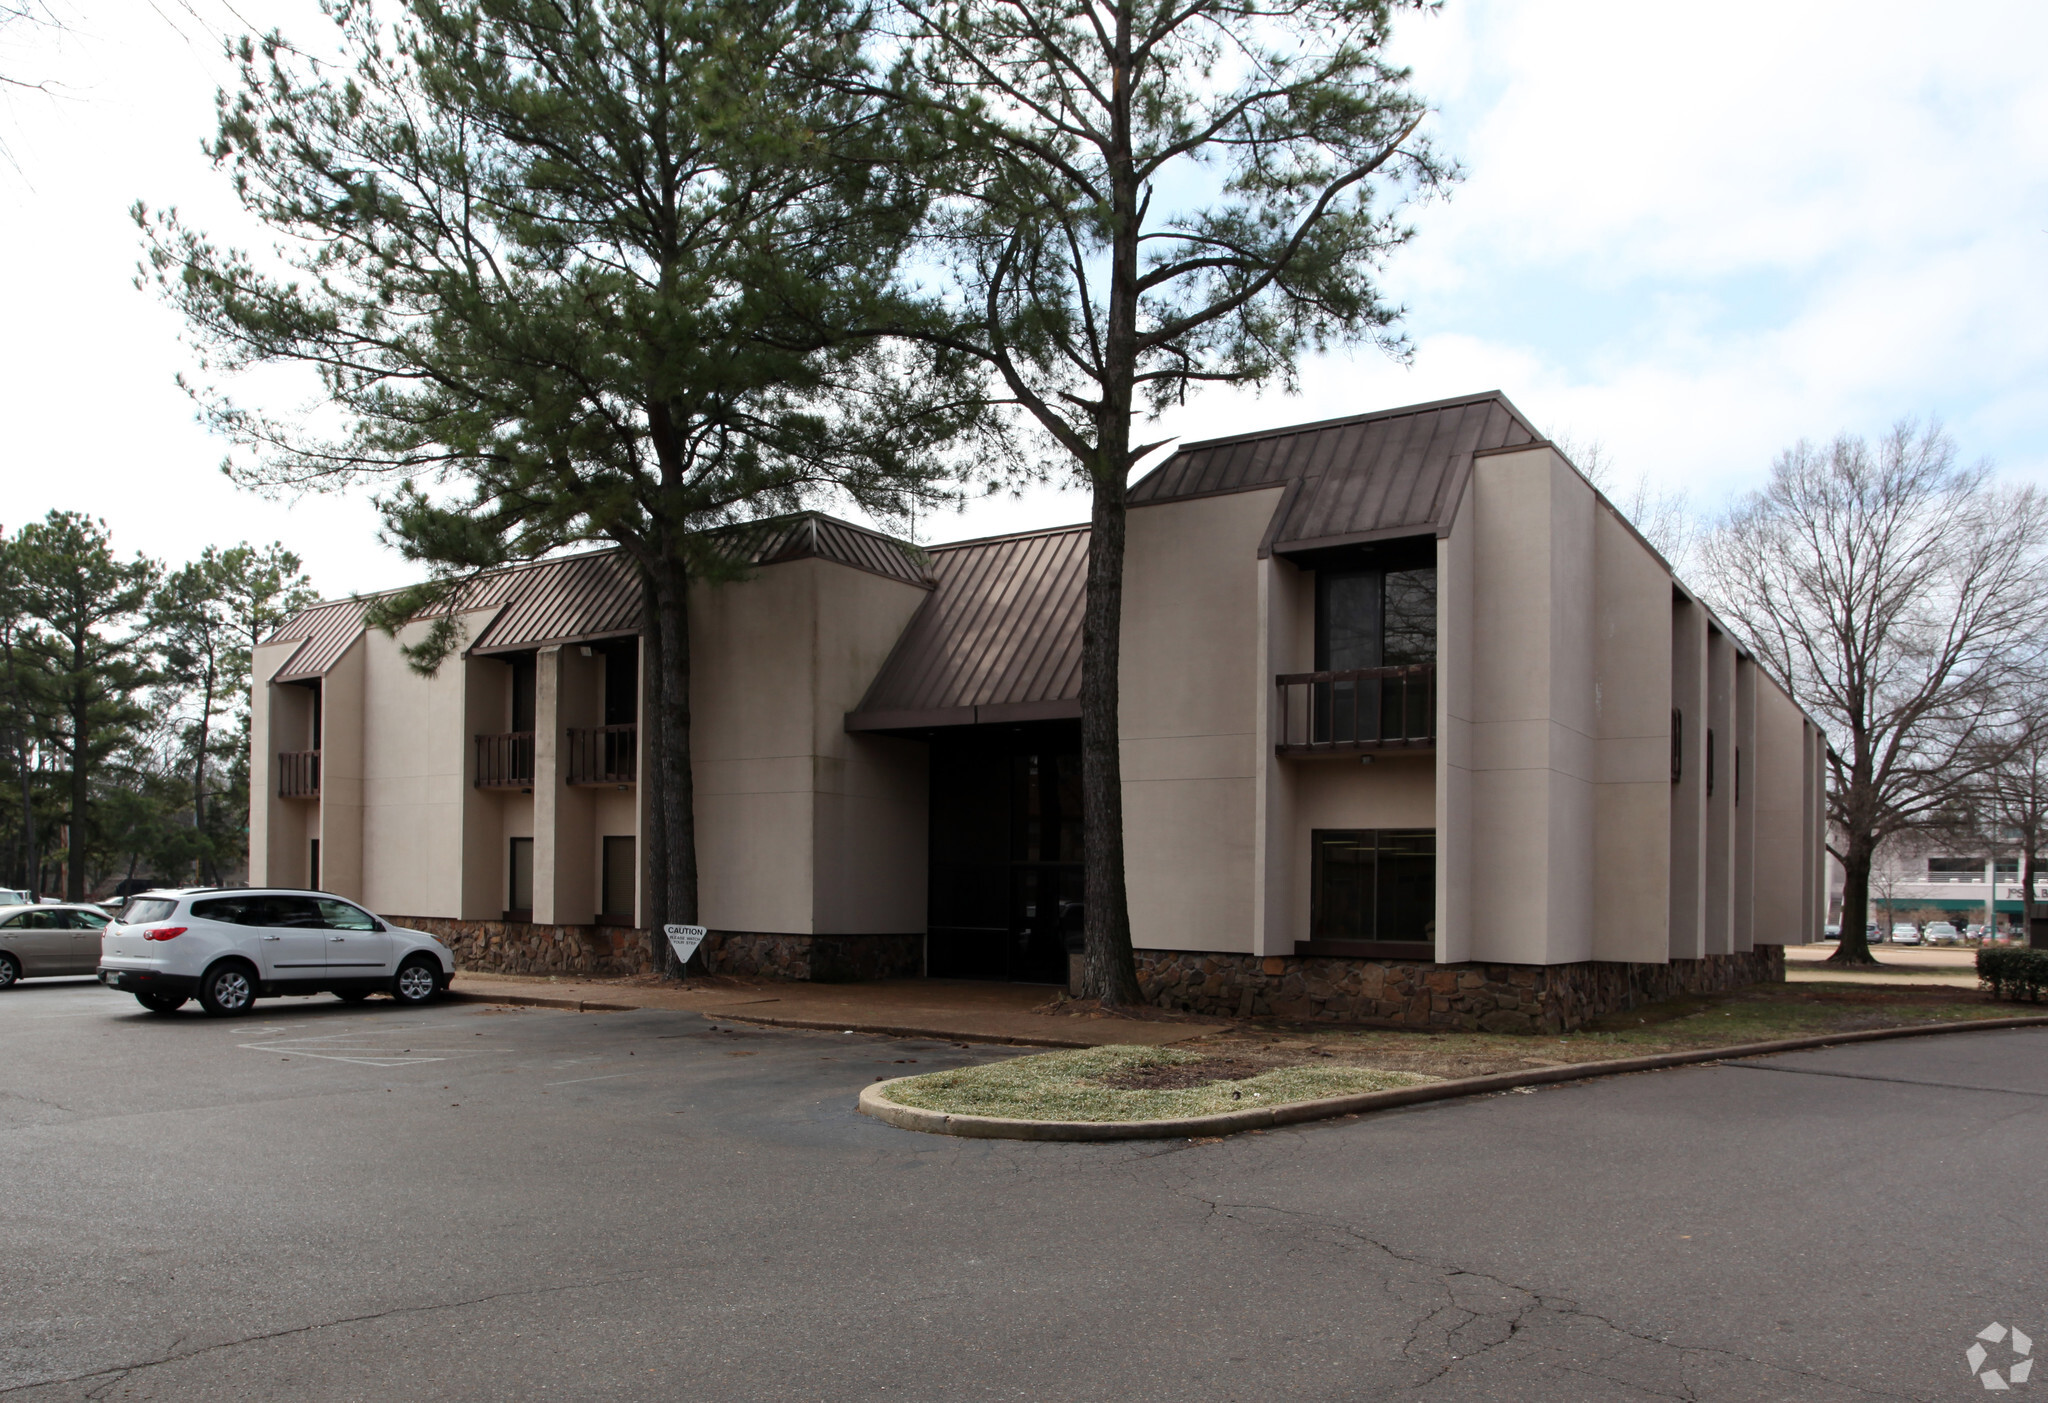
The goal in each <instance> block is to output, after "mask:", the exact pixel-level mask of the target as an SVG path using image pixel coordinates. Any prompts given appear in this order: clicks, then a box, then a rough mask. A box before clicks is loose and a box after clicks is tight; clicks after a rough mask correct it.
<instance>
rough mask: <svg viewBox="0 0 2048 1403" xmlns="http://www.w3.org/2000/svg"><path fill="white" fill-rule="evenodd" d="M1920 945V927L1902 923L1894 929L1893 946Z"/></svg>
mask: <svg viewBox="0 0 2048 1403" xmlns="http://www.w3.org/2000/svg"><path fill="white" fill-rule="evenodd" d="M1919 943H1920V927H1918V926H1916V925H1912V924H1910V923H1908V922H1906V921H1900V922H1899V923H1898V924H1897V925H1894V926H1893V927H1892V944H1894V945H1918V944H1919Z"/></svg>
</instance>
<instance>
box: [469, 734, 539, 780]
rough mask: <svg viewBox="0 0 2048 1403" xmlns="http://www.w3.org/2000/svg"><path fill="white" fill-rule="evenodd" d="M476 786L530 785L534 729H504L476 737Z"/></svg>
mask: <svg viewBox="0 0 2048 1403" xmlns="http://www.w3.org/2000/svg"><path fill="white" fill-rule="evenodd" d="M476 787H477V788H478V789H531V788H533V732H531V731H507V732H505V733H504V734H503V735H496V736H478V737H477V738H476Z"/></svg>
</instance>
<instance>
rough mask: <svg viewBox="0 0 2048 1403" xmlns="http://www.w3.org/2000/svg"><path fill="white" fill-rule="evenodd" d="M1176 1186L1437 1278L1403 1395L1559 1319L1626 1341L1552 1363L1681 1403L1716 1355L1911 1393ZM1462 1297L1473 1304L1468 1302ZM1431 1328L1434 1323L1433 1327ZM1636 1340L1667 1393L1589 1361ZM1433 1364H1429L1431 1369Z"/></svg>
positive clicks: (1864, 1389) (1410, 1355)
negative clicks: (1673, 1370) (1700, 1340)
mask: <svg viewBox="0 0 2048 1403" xmlns="http://www.w3.org/2000/svg"><path fill="white" fill-rule="evenodd" d="M1182 1192H1185V1193H1186V1194H1187V1195H1188V1196H1189V1197H1191V1198H1193V1199H1195V1200H1196V1201H1197V1202H1199V1203H1202V1204H1203V1205H1204V1206H1205V1207H1206V1208H1207V1210H1208V1213H1207V1216H1206V1221H1207V1222H1210V1223H1214V1222H1215V1221H1216V1220H1218V1219H1224V1220H1227V1221H1230V1222H1233V1223H1238V1224H1242V1225H1243V1226H1245V1227H1249V1228H1252V1229H1254V1230H1255V1231H1261V1232H1265V1231H1272V1230H1274V1225H1269V1224H1260V1223H1258V1222H1256V1221H1255V1220H1254V1219H1253V1218H1251V1217H1249V1216H1242V1215H1250V1214H1273V1215H1276V1216H1277V1217H1278V1218H1279V1219H1281V1220H1282V1221H1283V1222H1284V1223H1285V1230H1287V1231H1290V1232H1297V1233H1301V1232H1313V1231H1314V1230H1315V1229H1318V1228H1320V1229H1322V1230H1323V1233H1324V1234H1326V1235H1325V1236H1324V1237H1323V1240H1324V1241H1325V1242H1335V1244H1336V1245H1339V1246H1363V1247H1366V1248H1369V1249H1372V1250H1374V1251H1376V1252H1378V1253H1380V1254H1382V1255H1384V1256H1385V1257H1387V1258H1389V1259H1390V1260H1392V1261H1395V1262H1400V1263H1402V1264H1404V1265H1406V1266H1410V1267H1415V1268H1418V1269H1420V1270H1421V1271H1422V1272H1424V1273H1428V1274H1430V1276H1433V1277H1434V1278H1435V1279H1434V1281H1433V1282H1432V1281H1429V1280H1428V1279H1426V1278H1409V1280H1410V1281H1411V1282H1412V1283H1413V1284H1415V1285H1418V1286H1433V1287H1434V1289H1435V1290H1436V1291H1438V1292H1439V1293H1440V1294H1441V1301H1442V1303H1441V1304H1440V1305H1438V1306H1436V1307H1434V1308H1429V1309H1423V1311H1422V1314H1421V1315H1420V1317H1419V1318H1417V1319H1416V1320H1415V1321H1414V1322H1413V1323H1412V1324H1411V1326H1410V1328H1409V1331H1408V1334H1407V1338H1406V1339H1404V1340H1402V1341H1401V1343H1400V1346H1399V1349H1398V1351H1397V1353H1398V1356H1399V1357H1400V1358H1401V1359H1403V1360H1405V1361H1407V1362H1409V1363H1411V1364H1414V1365H1416V1366H1418V1367H1421V1368H1424V1369H1427V1372H1426V1373H1424V1374H1423V1375H1422V1376H1421V1377H1420V1378H1417V1379H1416V1380H1414V1381H1413V1382H1411V1383H1408V1384H1405V1385H1390V1386H1389V1387H1390V1390H1393V1389H1397V1390H1398V1391H1400V1392H1402V1393H1407V1394H1418V1393H1420V1392H1421V1391H1422V1390H1425V1389H1427V1388H1429V1387H1430V1386H1431V1385H1432V1384H1434V1383H1436V1382H1437V1381H1438V1380H1439V1379H1441V1378H1443V1377H1444V1376H1445V1375H1446V1374H1448V1373H1450V1372H1451V1370H1452V1369H1453V1368H1454V1367H1455V1366H1457V1365H1459V1364H1471V1363H1475V1362H1481V1361H1485V1360H1486V1359H1488V1358H1489V1357H1490V1356H1493V1355H1496V1354H1497V1353H1499V1352H1500V1351H1502V1350H1505V1349H1508V1348H1510V1347H1511V1346H1513V1345H1515V1344H1516V1343H1517V1342H1519V1341H1522V1340H1523V1339H1524V1338H1525V1337H1531V1338H1533V1332H1534V1330H1535V1328H1536V1327H1537V1326H1538V1325H1539V1324H1541V1323H1543V1322H1544V1321H1545V1320H1546V1319H1547V1320H1549V1321H1551V1322H1553V1323H1557V1324H1564V1325H1570V1324H1573V1323H1583V1324H1590V1325H1594V1326H1598V1327H1600V1328H1602V1329H1605V1330H1608V1331H1611V1332H1612V1333H1613V1334H1614V1335H1616V1336H1618V1337H1620V1339H1621V1340H1622V1341H1626V1342H1627V1345H1625V1346H1624V1347H1623V1348H1621V1349H1616V1350H1613V1351H1610V1352H1607V1353H1606V1354H1605V1356H1604V1358H1601V1357H1598V1356H1597V1355H1596V1359H1595V1360H1593V1361H1583V1360H1582V1361H1573V1360H1571V1359H1570V1358H1569V1357H1568V1356H1564V1355H1562V1354H1560V1353H1559V1352H1558V1351H1556V1350H1555V1349H1552V1350H1550V1351H1549V1353H1550V1355H1551V1357H1550V1359H1549V1360H1548V1363H1549V1364H1550V1366H1551V1367H1555V1368H1558V1369H1564V1370H1568V1371H1569V1372H1572V1373H1576V1374H1582V1375H1585V1376H1586V1377H1589V1378H1598V1379H1601V1380H1603V1381H1604V1382H1607V1383H1610V1384H1615V1385H1619V1386H1621V1387H1624V1388H1629V1389H1634V1390H1636V1391H1638V1392H1640V1393H1642V1394H1644V1395H1646V1396H1650V1397H1657V1398H1671V1399H1678V1400H1685V1403H1694V1400H1696V1399H1697V1398H1698V1397H1699V1395H1698V1393H1697V1392H1696V1390H1695V1389H1694V1387H1693V1385H1692V1383H1691V1382H1689V1381H1688V1380H1687V1379H1685V1377H1684V1376H1683V1371H1684V1368H1685V1365H1686V1363H1687V1362H1688V1361H1689V1360H1691V1359H1694V1358H1711V1359H1720V1360H1725V1361H1729V1362H1732V1363H1736V1364H1741V1365H1747V1366H1749V1367H1751V1368H1755V1369H1762V1370H1767V1371H1769V1372H1770V1373H1771V1374H1773V1375H1776V1376H1779V1377H1780V1378H1783V1379H1785V1380H1787V1381H1790V1380H1793V1379H1799V1380H1807V1381H1809V1382H1817V1383H1825V1384H1827V1385H1830V1386H1832V1387H1834V1388H1838V1389H1841V1390H1843V1391H1844V1392H1847V1393H1853V1394H1855V1395H1857V1396H1860V1397H1864V1398H1895V1399H1899V1398H1910V1397H1912V1396H1913V1395H1910V1394H1902V1393H1895V1392H1889V1391H1885V1390H1881V1389H1875V1388H1871V1387H1869V1386H1867V1385H1864V1384H1859V1383H1855V1382H1853V1381H1851V1380H1847V1379H1842V1378H1837V1377H1835V1376H1833V1375H1831V1374H1825V1373H1820V1372H1817V1371H1814V1370H1807V1369H1798V1368H1793V1367H1791V1366H1789V1365H1785V1364H1781V1363H1777V1362H1774V1361H1772V1360H1768V1359H1762V1358H1759V1357H1756V1356H1754V1355H1748V1354H1744V1353H1742V1352H1740V1351H1738V1350H1732V1349H1724V1348H1721V1347H1719V1346H1715V1345H1700V1344H1680V1343H1678V1342H1676V1341H1673V1340H1671V1339H1668V1338H1666V1337H1664V1336H1661V1335H1657V1334H1652V1333H1650V1332H1648V1331H1646V1330H1643V1329H1640V1328H1638V1327H1635V1326H1631V1325H1627V1324H1623V1323H1621V1322H1620V1321H1617V1320H1615V1319H1613V1318H1611V1317H1608V1316H1605V1315H1602V1314H1600V1313H1599V1312H1598V1311H1595V1310H1593V1309H1591V1308H1589V1307H1587V1306H1585V1305H1584V1304H1582V1303H1580V1302H1578V1301H1575V1300H1572V1299H1570V1298H1568V1297H1564V1296H1556V1295H1547V1294H1545V1293H1543V1292H1541V1291H1538V1290H1536V1289H1535V1288H1533V1287H1527V1286H1522V1285H1518V1284H1516V1283H1514V1282H1511V1281H1508V1280H1506V1279H1505V1278H1502V1277H1499V1276H1496V1275H1494V1274H1493V1273H1491V1272H1486V1271H1478V1270H1474V1269H1472V1268H1469V1267H1461V1266H1458V1265H1456V1264H1453V1263H1446V1262H1443V1261H1439V1260H1435V1259H1432V1258H1429V1257H1426V1256H1422V1255H1419V1254H1415V1253H1409V1252H1403V1251H1400V1250H1398V1249H1396V1248H1394V1247H1391V1246H1389V1245H1388V1244H1387V1243H1384V1242H1381V1241H1379V1240H1377V1239H1375V1238H1373V1237H1370V1236H1368V1235H1367V1234H1366V1233H1364V1232H1362V1231H1360V1230H1359V1229H1358V1228H1356V1227H1354V1226H1352V1225H1351V1224H1349V1223H1347V1222H1345V1221H1343V1220H1342V1219H1339V1218H1336V1217H1332V1216H1330V1215H1328V1214H1323V1213H1316V1212H1310V1211H1305V1210H1300V1209H1291V1208H1283V1207H1281V1206H1279V1205H1277V1204H1268V1203H1237V1202H1232V1201H1229V1200H1226V1199H1223V1198H1218V1197H1211V1196H1209V1195H1207V1194H1205V1193H1203V1192H1201V1191H1199V1190H1195V1189H1192V1188H1190V1189H1185V1190H1182ZM1396 1284H1397V1283H1396V1282H1395V1281H1383V1282H1382V1283H1381V1286H1382V1289H1383V1290H1385V1291H1387V1292H1388V1293H1390V1294H1392V1293H1393V1292H1394V1289H1395V1286H1396ZM1474 1287H1480V1288H1484V1289H1490V1290H1491V1291H1494V1292H1498V1293H1501V1294H1502V1295H1503V1297H1504V1299H1507V1300H1509V1301H1511V1302H1515V1305H1514V1308H1513V1309H1512V1310H1511V1311H1505V1312H1503V1311H1497V1310H1496V1311H1485V1310H1481V1309H1478V1308H1476V1306H1477V1303H1476V1302H1474V1301H1473V1300H1472V1298H1473V1295H1474V1294H1475V1293H1474V1292H1473V1289H1472V1288H1474ZM1461 1297H1462V1299H1461ZM1395 1299H1397V1300H1398V1299H1400V1298H1399V1296H1398V1295H1396V1296H1395ZM1467 1302H1471V1303H1470V1304H1468V1303H1467ZM1404 1304H1408V1305H1409V1307H1410V1308H1411V1309H1414V1308H1416V1307H1415V1306H1414V1305H1413V1304H1412V1303H1407V1302H1404ZM1485 1320H1490V1321H1494V1322H1496V1325H1495V1328H1494V1329H1493V1330H1491V1331H1489V1332H1487V1333H1488V1335H1490V1336H1491V1338H1485V1337H1480V1336H1475V1335H1471V1334H1466V1335H1465V1338H1466V1339H1467V1340H1469V1341H1471V1345H1473V1346H1476V1348H1473V1347H1471V1346H1455V1341H1456V1340H1457V1338H1458V1337H1459V1336H1460V1335H1461V1334H1462V1333H1463V1332H1466V1331H1467V1330H1468V1328H1469V1327H1471V1326H1473V1325H1475V1324H1476V1323H1478V1322H1480V1321H1485ZM1433 1326H1434V1327H1436V1328H1432V1327H1433ZM1432 1336H1433V1337H1434V1338H1435V1339H1436V1340H1437V1341H1440V1343H1438V1344H1437V1345H1435V1346H1434V1347H1433V1348H1432V1347H1431V1346H1430V1345H1429V1344H1427V1343H1425V1339H1426V1337H1432ZM1636 1345H1641V1346H1649V1347H1651V1349H1652V1350H1654V1351H1671V1352H1674V1353H1675V1354H1676V1356H1677V1359H1676V1363H1677V1366H1678V1369H1679V1371H1680V1375H1679V1377H1678V1378H1677V1379H1676V1380H1674V1381H1672V1386H1675V1388H1676V1389H1677V1390H1678V1391H1676V1392H1673V1391H1671V1388H1670V1387H1666V1386H1660V1385H1659V1384H1657V1383H1653V1382H1651V1381H1649V1380H1646V1379H1643V1378H1640V1377H1630V1376H1629V1375H1630V1374H1634V1373H1636V1372H1637V1371H1626V1372H1607V1371H1604V1370H1602V1369H1600V1368H1598V1367H1594V1366H1595V1365H1597V1364H1598V1363H1602V1362H1608V1361H1613V1360H1618V1359H1619V1357H1620V1355H1621V1354H1623V1353H1624V1352H1626V1349H1627V1348H1628V1347H1629V1346H1636ZM1454 1347H1456V1352H1455V1353H1454V1352H1453V1348H1454ZM1438 1352H1441V1353H1442V1354H1444V1355H1447V1356H1448V1358H1444V1359H1442V1360H1441V1361H1440V1362H1438V1361H1437V1360H1434V1359H1432V1358H1431V1357H1430V1356H1431V1355H1432V1354H1436V1353H1438ZM1432 1365H1434V1367H1431V1366H1432Z"/></svg>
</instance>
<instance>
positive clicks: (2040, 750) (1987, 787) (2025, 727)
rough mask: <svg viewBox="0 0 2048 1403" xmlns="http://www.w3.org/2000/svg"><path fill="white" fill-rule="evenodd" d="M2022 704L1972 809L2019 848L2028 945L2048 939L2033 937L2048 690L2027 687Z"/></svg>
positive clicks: (2044, 819) (1993, 832) (2046, 793)
mask: <svg viewBox="0 0 2048 1403" xmlns="http://www.w3.org/2000/svg"><path fill="white" fill-rule="evenodd" d="M2018 707H2019V716H2018V717H2017V729H2016V732H2015V736H2016V738H2015V739H2013V740H2012V741H2010V742H2009V743H2008V744H2007V745H2006V746H2005V747H2004V757H2003V759H2002V760H2001V761H2000V762H1999V763H1998V764H1997V765H1995V766H1994V767H1992V768H1991V769H1990V770H1988V771H1986V772H1985V774H1984V776H1983V779H1982V781H1981V782H1980V783H1979V785H1978V787H1977V789H1978V792H1977V794H1976V796H1975V799H1976V802H1975V804H1974V806H1973V807H1974V808H1975V809H1976V810H1977V812H1978V813H1979V814H1980V815H1981V818H1982V822H1983V826H1984V828H1985V830H1986V832H1987V833H1988V834H1989V835H1990V836H1991V838H1992V839H1993V840H1995V841H1996V842H1997V843H1998V844H1999V845H2001V846H2008V847H2016V848H2018V849H2019V859H2020V928H2021V929H2022V930H2023V931H2025V932H2026V941H2027V943H2028V944H2029V945H2039V944H2044V943H2048V942H2044V941H2040V940H2037V939H2036V938H2035V935H2034V915H2035V906H2036V903H2035V901H2034V874H2035V872H2037V871H2038V870H2039V868H2040V856H2041V848H2042V846H2043V842H2044V840H2048V689H2044V688H2041V687H2038V686H2035V687H2029V688H2027V689H2026V690H2025V691H2024V692H2022V693H2021V694H2020V699H2019V702H2018ZM1995 891H1996V889H1995V887H1994V901H1995V899H1996V897H1995ZM1993 909H1996V908H1995V906H1994V908H1993Z"/></svg>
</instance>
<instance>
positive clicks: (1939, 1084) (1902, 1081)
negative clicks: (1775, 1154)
mask: <svg viewBox="0 0 2048 1403" xmlns="http://www.w3.org/2000/svg"><path fill="white" fill-rule="evenodd" d="M1720 1065H1721V1066H1723V1067H1730V1068H1737V1069H1740V1070H1742V1071H1745V1072H1783V1073H1785V1074H1786V1075H1788V1076H1795V1077H1840V1078H1842V1080H1844V1081H1886V1082H1891V1083H1893V1084H1894V1085H1897V1086H1925V1087H1931V1088H1933V1089H1935V1090H1937V1091H1983V1092H1989V1093H1990V1094H1991V1095H1993V1096H2031V1097H2034V1098H2035V1099H2037V1100H2040V1099H2048V1091H2019V1090H2015V1089H2014V1088H2012V1087H2009V1086H1970V1085H1968V1084H1967V1083H1964V1082H1954V1081H1921V1080H1920V1079H1919V1078H1917V1077H1881V1076H1878V1075H1877V1074H1876V1073H1874V1072H1824V1071H1822V1070H1820V1069H1819V1068H1818V1067H1774V1066H1772V1065H1770V1064H1769V1063H1768V1062H1723V1063H1721V1064H1720Z"/></svg>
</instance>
